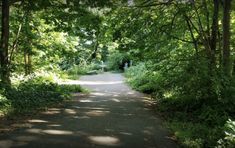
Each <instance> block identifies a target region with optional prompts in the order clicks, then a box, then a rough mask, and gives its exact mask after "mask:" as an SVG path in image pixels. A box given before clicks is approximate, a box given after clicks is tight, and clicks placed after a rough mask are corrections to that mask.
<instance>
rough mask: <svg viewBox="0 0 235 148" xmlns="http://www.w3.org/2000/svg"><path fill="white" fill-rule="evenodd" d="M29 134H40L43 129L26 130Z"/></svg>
mask: <svg viewBox="0 0 235 148" xmlns="http://www.w3.org/2000/svg"><path fill="white" fill-rule="evenodd" d="M26 131H27V132H28V133H32V134H40V132H41V131H42V130H41V129H37V128H32V129H27V130H26Z"/></svg>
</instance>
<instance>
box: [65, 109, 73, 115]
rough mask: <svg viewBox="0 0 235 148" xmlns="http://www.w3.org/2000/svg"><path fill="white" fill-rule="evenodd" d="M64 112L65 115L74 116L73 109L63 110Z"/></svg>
mask: <svg viewBox="0 0 235 148" xmlns="http://www.w3.org/2000/svg"><path fill="white" fill-rule="evenodd" d="M64 111H65V112H66V113H67V114H71V115H74V114H76V111H74V110H73V109H65V110H64Z"/></svg>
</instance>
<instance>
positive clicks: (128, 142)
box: [0, 73, 176, 148]
mask: <svg viewBox="0 0 235 148" xmlns="http://www.w3.org/2000/svg"><path fill="white" fill-rule="evenodd" d="M68 83H70V84H73V83H74V84H81V85H82V86H83V87H86V88H88V89H90V90H91V93H90V94H89V95H81V94H76V95H75V96H74V99H73V100H72V101H69V102H66V103H65V104H64V105H62V106H60V107H57V108H49V109H48V110H47V111H46V112H42V113H41V114H40V115H37V116H36V117H32V119H30V120H27V121H26V122H24V123H21V124H16V125H15V126H18V127H20V128H17V130H14V131H12V132H8V133H4V134H3V135H0V148H112V147H113V148H175V147H176V143H175V142H174V141H173V140H172V138H171V137H170V136H169V133H168V132H167V130H165V129H164V128H163V127H162V126H161V121H160V119H159V118H158V117H157V116H156V115H155V114H154V112H153V111H151V110H150V109H149V108H148V107H147V106H146V102H145V101H146V100H147V96H145V95H144V94H141V93H138V92H136V91H133V90H132V89H131V88H130V87H128V86H127V85H126V84H125V83H124V78H123V76H122V75H121V74H113V73H104V74H99V75H90V76H82V77H81V78H80V80H78V81H71V82H68Z"/></svg>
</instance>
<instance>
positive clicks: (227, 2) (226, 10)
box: [223, 0, 232, 77]
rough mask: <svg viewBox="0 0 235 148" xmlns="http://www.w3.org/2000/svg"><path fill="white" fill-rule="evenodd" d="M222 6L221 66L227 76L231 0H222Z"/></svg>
mask: <svg viewBox="0 0 235 148" xmlns="http://www.w3.org/2000/svg"><path fill="white" fill-rule="evenodd" d="M223 4H224V7H223V68H224V73H225V75H227V76H229V77H230V76H231V75H232V63H231V54H230V20H231V18H230V10H231V0H224V3H223Z"/></svg>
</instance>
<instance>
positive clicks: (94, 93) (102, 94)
mask: <svg viewBox="0 0 235 148" xmlns="http://www.w3.org/2000/svg"><path fill="white" fill-rule="evenodd" d="M90 94H91V95H95V96H105V95H106V94H105V93H98V92H93V93H90Z"/></svg>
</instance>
